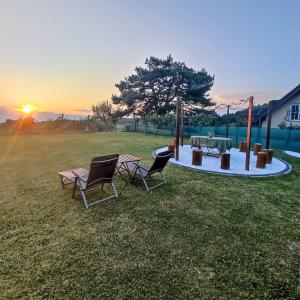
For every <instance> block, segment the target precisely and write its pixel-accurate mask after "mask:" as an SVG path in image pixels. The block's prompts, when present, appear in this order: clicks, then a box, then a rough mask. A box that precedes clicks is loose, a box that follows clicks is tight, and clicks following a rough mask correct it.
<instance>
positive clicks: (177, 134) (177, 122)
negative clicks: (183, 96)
mask: <svg viewBox="0 0 300 300" xmlns="http://www.w3.org/2000/svg"><path fill="white" fill-rule="evenodd" d="M179 133H180V99H179V98H178V97H177V101H176V143H175V148H176V150H175V159H176V160H179Z"/></svg>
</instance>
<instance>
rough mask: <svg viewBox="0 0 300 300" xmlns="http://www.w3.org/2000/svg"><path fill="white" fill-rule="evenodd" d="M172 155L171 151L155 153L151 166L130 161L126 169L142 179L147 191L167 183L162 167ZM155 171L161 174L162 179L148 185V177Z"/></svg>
mask: <svg viewBox="0 0 300 300" xmlns="http://www.w3.org/2000/svg"><path fill="white" fill-rule="evenodd" d="M172 155H173V151H164V152H161V153H158V154H157V156H156V157H155V160H154V162H153V164H152V166H146V165H142V164H136V163H130V164H128V169H129V171H131V172H133V173H134V177H135V176H138V177H140V178H141V179H142V180H143V183H144V185H145V187H146V190H147V191H149V190H151V189H153V188H156V187H158V186H160V185H162V184H164V183H167V180H166V178H165V176H164V174H163V171H164V168H165V166H166V165H167V163H168V161H169V159H170V158H171V157H172ZM156 173H158V174H159V175H160V176H161V178H162V180H163V181H162V182H160V183H158V184H156V185H154V186H152V187H149V184H148V182H147V181H148V180H149V178H150V177H151V176H152V175H154V174H156Z"/></svg>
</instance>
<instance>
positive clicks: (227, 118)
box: [226, 105, 230, 138]
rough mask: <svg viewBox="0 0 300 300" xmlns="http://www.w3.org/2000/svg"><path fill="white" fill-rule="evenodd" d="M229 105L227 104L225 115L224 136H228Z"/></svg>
mask: <svg viewBox="0 0 300 300" xmlns="http://www.w3.org/2000/svg"><path fill="white" fill-rule="evenodd" d="M229 107H230V105H227V117H226V137H227V138H228V126H229V124H228V123H229Z"/></svg>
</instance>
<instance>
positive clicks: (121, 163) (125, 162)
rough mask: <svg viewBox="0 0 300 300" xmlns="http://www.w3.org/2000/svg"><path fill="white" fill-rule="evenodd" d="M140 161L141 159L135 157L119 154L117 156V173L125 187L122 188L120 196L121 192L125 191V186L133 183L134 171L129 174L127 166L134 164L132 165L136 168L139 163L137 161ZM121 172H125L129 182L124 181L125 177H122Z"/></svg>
mask: <svg viewBox="0 0 300 300" xmlns="http://www.w3.org/2000/svg"><path fill="white" fill-rule="evenodd" d="M140 160H141V158H139V157H136V156H134V155H131V154H121V155H120V156H119V160H118V164H117V172H116V173H118V174H119V175H120V177H121V178H122V180H123V181H124V182H125V185H124V186H123V187H122V189H121V191H120V194H121V193H122V192H123V190H124V189H125V187H126V186H127V184H128V183H129V181H130V182H132V183H133V181H134V173H135V171H134V172H133V174H132V172H131V170H130V169H129V164H132V163H134V165H135V166H136V168H137V165H138V163H139V161H140ZM122 171H125V172H126V173H127V175H128V176H129V181H128V180H127V179H126V177H124V176H123V174H122Z"/></svg>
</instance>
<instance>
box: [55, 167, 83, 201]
mask: <svg viewBox="0 0 300 300" xmlns="http://www.w3.org/2000/svg"><path fill="white" fill-rule="evenodd" d="M73 171H74V172H76V174H78V175H80V176H81V177H85V176H87V175H88V174H89V170H86V169H82V168H78V169H71V170H66V171H61V172H59V173H58V175H59V177H60V183H61V186H62V188H63V189H64V188H65V185H67V184H73V194H72V197H73V198H74V196H75V193H76V187H77V180H76V176H75V174H74V173H73Z"/></svg>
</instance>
